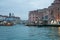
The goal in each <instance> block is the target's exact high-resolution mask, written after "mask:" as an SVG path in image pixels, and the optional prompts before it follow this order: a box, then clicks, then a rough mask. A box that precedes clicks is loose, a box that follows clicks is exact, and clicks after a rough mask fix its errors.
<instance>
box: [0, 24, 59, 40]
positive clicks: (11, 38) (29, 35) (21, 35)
mask: <svg viewBox="0 0 60 40" xmlns="http://www.w3.org/2000/svg"><path fill="white" fill-rule="evenodd" d="M0 40H60V27H28V26H24V25H15V26H12V27H8V26H7V27H6V26H0Z"/></svg>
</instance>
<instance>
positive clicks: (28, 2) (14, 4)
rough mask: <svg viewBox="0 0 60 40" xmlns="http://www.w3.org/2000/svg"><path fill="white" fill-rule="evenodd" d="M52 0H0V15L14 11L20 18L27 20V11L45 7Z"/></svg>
mask: <svg viewBox="0 0 60 40" xmlns="http://www.w3.org/2000/svg"><path fill="white" fill-rule="evenodd" d="M53 1H54V0H0V15H9V13H14V15H15V16H18V17H20V18H21V20H27V19H28V14H29V11H32V10H37V9H43V8H47V7H48V6H50V5H51V3H53Z"/></svg>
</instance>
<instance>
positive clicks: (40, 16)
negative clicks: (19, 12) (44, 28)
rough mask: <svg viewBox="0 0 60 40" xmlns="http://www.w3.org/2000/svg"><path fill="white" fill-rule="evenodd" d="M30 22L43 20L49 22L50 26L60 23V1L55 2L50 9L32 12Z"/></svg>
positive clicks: (55, 0)
mask: <svg viewBox="0 0 60 40" xmlns="http://www.w3.org/2000/svg"><path fill="white" fill-rule="evenodd" d="M28 20H29V21H30V22H36V23H37V22H39V21H41V20H42V21H45V20H47V22H48V24H51V23H54V24H56V23H60V0H54V2H53V3H52V4H51V6H49V7H48V8H44V9H38V10H34V11H30V12H29V19H28Z"/></svg>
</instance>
